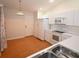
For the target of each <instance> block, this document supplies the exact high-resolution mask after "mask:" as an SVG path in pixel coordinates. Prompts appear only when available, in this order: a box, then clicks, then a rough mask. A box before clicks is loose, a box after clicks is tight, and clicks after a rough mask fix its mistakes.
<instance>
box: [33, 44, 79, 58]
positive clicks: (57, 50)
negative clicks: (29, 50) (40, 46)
mask: <svg viewBox="0 0 79 59" xmlns="http://www.w3.org/2000/svg"><path fill="white" fill-rule="evenodd" d="M33 58H79V54H78V53H76V52H74V51H72V50H70V49H68V48H66V47H64V46H62V45H57V46H55V47H53V48H51V49H49V50H48V51H47V52H43V53H41V54H39V55H36V56H34V57H33Z"/></svg>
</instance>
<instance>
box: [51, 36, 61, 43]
mask: <svg viewBox="0 0 79 59" xmlns="http://www.w3.org/2000/svg"><path fill="white" fill-rule="evenodd" d="M52 39H53V40H55V41H57V42H59V41H60V40H59V36H58V35H52Z"/></svg>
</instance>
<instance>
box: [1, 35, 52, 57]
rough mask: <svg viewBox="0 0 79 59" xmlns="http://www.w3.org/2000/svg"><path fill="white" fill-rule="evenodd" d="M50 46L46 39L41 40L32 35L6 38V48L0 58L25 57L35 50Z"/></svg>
mask: <svg viewBox="0 0 79 59" xmlns="http://www.w3.org/2000/svg"><path fill="white" fill-rule="evenodd" d="M49 46H51V44H49V43H48V42H46V41H41V40H39V39H37V38H35V37H33V36H30V37H25V38H20V39H15V40H8V48H7V49H6V50H5V51H4V52H3V53H2V56H1V57H0V58H25V57H27V56H29V55H31V54H33V53H35V52H37V51H40V50H42V49H44V48H47V47H49Z"/></svg>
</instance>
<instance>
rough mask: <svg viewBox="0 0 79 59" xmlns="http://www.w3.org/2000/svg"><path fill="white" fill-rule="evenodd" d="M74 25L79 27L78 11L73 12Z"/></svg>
mask: <svg viewBox="0 0 79 59" xmlns="http://www.w3.org/2000/svg"><path fill="white" fill-rule="evenodd" d="M74 25H75V26H79V10H76V11H74Z"/></svg>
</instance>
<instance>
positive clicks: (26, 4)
mask: <svg viewBox="0 0 79 59" xmlns="http://www.w3.org/2000/svg"><path fill="white" fill-rule="evenodd" d="M48 1H49V0H22V7H23V9H24V10H28V11H32V12H34V11H37V10H38V9H39V8H43V11H45V10H47V9H49V8H51V7H52V8H53V7H54V6H55V5H57V4H58V3H60V2H61V1H63V0H55V1H54V2H53V3H49V2H48ZM0 3H1V4H4V5H5V6H6V7H7V8H13V9H18V0H0Z"/></svg>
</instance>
